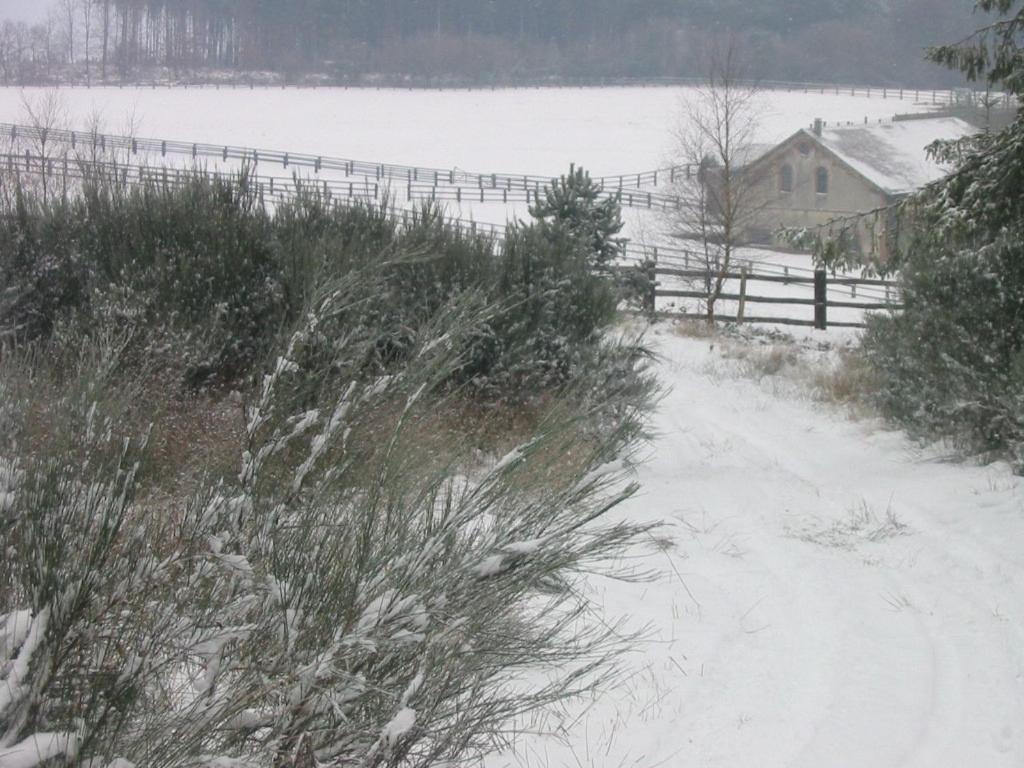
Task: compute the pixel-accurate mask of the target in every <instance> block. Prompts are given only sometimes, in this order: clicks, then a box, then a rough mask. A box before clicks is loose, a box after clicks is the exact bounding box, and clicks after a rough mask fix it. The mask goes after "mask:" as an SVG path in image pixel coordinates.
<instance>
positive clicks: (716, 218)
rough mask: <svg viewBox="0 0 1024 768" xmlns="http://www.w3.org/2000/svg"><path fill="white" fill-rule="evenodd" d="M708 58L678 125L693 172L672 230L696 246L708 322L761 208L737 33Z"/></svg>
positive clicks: (752, 111)
mask: <svg viewBox="0 0 1024 768" xmlns="http://www.w3.org/2000/svg"><path fill="white" fill-rule="evenodd" d="M709 60H710V62H711V65H710V71H709V76H708V81H707V83H706V84H705V85H703V86H700V87H697V88H694V89H692V90H691V91H689V92H688V94H687V96H686V97H685V98H684V102H683V105H682V119H681V120H680V123H679V125H678V127H677V129H676V131H675V137H676V148H677V152H678V158H679V162H680V164H682V165H686V166H688V167H691V168H696V169H697V173H696V174H694V175H692V176H690V178H684V179H682V180H681V181H680V182H679V197H680V200H681V201H682V205H681V206H680V209H679V211H678V212H677V213H676V214H674V219H673V221H672V229H673V235H674V236H675V237H678V238H681V239H684V240H688V241H691V242H693V243H695V244H696V249H697V254H698V256H697V258H698V259H699V261H700V262H702V263H701V267H702V269H701V271H702V272H703V273H704V277H703V288H702V290H703V292H704V294H705V295H704V311H705V314H706V316H707V320H708V322H709V323H713V322H714V321H715V304H716V303H717V302H718V300H719V298H720V297H721V296H722V293H723V290H722V289H723V287H724V285H725V282H726V280H727V275H728V274H729V271H730V269H731V268H732V267H733V266H734V262H735V256H736V251H737V248H738V246H739V245H740V244H741V243H742V242H743V240H744V237H745V235H746V230H747V227H748V226H749V224H750V223H751V219H752V217H753V215H754V214H755V213H756V212H757V210H758V208H759V207H760V204H759V202H758V200H757V199H756V196H755V194H754V190H755V187H756V184H757V179H755V178H752V176H751V174H750V173H749V172H748V171H747V168H746V166H747V164H748V163H749V161H750V160H753V159H754V154H755V151H756V144H755V140H756V138H757V129H758V113H759V109H758V102H759V91H758V88H757V86H756V85H751V84H750V83H749V82H745V81H743V80H742V79H741V71H742V69H741V62H740V51H739V46H738V44H737V41H736V39H735V38H733V39H731V40H730V41H729V42H728V43H726V44H724V45H718V46H715V47H714V48H713V49H712V51H711V53H710V57H709Z"/></svg>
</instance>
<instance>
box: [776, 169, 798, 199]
mask: <svg viewBox="0 0 1024 768" xmlns="http://www.w3.org/2000/svg"><path fill="white" fill-rule="evenodd" d="M794 187H795V173H794V171H793V166H792V165H791V164H789V163H783V164H782V167H781V168H779V192H782V193H783V194H787V195H788V194H792V192H793V189H794Z"/></svg>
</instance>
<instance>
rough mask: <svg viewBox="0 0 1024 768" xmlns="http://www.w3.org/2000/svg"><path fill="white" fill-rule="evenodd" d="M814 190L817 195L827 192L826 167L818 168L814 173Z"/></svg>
mask: <svg viewBox="0 0 1024 768" xmlns="http://www.w3.org/2000/svg"><path fill="white" fill-rule="evenodd" d="M814 190H815V191H816V192H817V193H818V194H819V195H827V194H828V168H818V172H817V173H816V174H815V181H814Z"/></svg>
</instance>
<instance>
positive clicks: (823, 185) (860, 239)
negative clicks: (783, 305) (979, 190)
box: [742, 117, 977, 259]
mask: <svg viewBox="0 0 1024 768" xmlns="http://www.w3.org/2000/svg"><path fill="white" fill-rule="evenodd" d="M976 132H977V129H976V128H974V127H973V126H971V125H970V124H969V123H967V122H965V121H963V120H960V119H958V118H955V117H940V118H927V119H906V120H897V121H893V122H886V123H879V124H870V125H867V124H865V125H841V126H828V125H826V124H825V123H824V122H823V121H821V120H816V121H815V123H814V126H813V128H810V129H802V130H800V131H797V132H796V133H795V134H793V135H792V136H790V137H789V138H788V139H786V140H785V141H783V142H782V143H780V144H778V145H775V146H772V147H770V148H757V149H754V150H752V151H751V153H750V155H751V157H752V159H750V160H748V161H747V162H746V163H745V164H744V165H743V168H742V173H743V177H744V179H745V182H746V183H745V186H746V191H745V203H744V208H745V210H744V212H743V232H742V238H743V239H744V240H746V241H748V242H755V243H765V244H767V243H774V244H779V240H780V238H779V231H780V229H782V228H787V229H801V228H808V229H813V228H822V227H824V228H826V230H827V228H828V225H829V224H830V222H835V221H836V220H837V219H848V218H849V217H851V216H852V215H853V214H857V213H867V212H871V211H877V210H880V209H884V208H885V207H886V206H888V205H890V204H892V203H894V202H896V201H898V200H900V199H901V198H903V197H905V196H907V195H908V194H910V193H912V192H914V191H916V190H918V189H920V188H921V187H923V186H924V185H926V184H927V183H929V182H931V181H936V180H938V179H940V178H942V177H943V176H944V175H945V174H946V173H948V171H949V169H948V168H945V167H943V166H941V165H939V164H938V163H936V162H934V161H933V160H932V159H931V158H929V157H928V155H927V152H926V147H927V146H928V145H929V144H931V143H932V142H934V141H936V140H939V139H959V138H963V137H966V136H970V135H972V134H974V133H976ZM886 226H887V219H886V217H885V216H884V214H880V215H879V216H867V217H864V218H863V219H862V220H860V222H859V223H858V225H857V226H856V227H855V229H854V230H853V231H854V232H856V242H855V243H854V244H853V245H854V246H855V247H856V248H858V249H859V250H860V252H861V253H865V254H873V255H874V256H875V257H877V258H881V259H884V258H885V257H886V248H885V230H886Z"/></svg>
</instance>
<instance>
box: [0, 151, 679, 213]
mask: <svg viewBox="0 0 1024 768" xmlns="http://www.w3.org/2000/svg"><path fill="white" fill-rule="evenodd" d="M0 163H2V164H3V166H5V167H6V168H7V170H8V172H26V173H39V174H42V175H45V176H50V177H66V178H81V174H80V172H79V168H80V167H81V166H82V165H83V164H85V165H87V166H89V167H92V168H94V169H99V168H107V169H108V170H110V172H112V173H113V172H116V173H117V174H118V175H119V176H120V177H122V180H123V182H124V183H128V182H129V181H134V182H143V181H154V180H161V179H162V180H166V179H167V178H168V177H175V178H182V177H184V178H187V177H188V176H189V175H190V174H194V173H202V174H204V175H206V176H209V177H211V178H229V177H231V172H229V171H212V170H209V169H196V168H187V167H178V168H175V167H167V166H147V165H141V164H130V163H121V162H117V161H103V160H99V159H89V158H87V157H84V156H79V155H74V154H71V153H68V152H63V153H60V154H42V153H35V154H33V152H32V151H31V150H28V149H26V150H25V152H23V153H21V152H19V153H0ZM285 167H287V165H286V166H285ZM249 178H250V179H251V180H253V181H254V182H255V183H257V184H258V185H259V190H260V193H261V194H266V195H269V196H271V197H277V196H278V193H279V192H280V193H295V192H297V191H298V189H299V188H306V189H309V188H313V187H315V188H317V189H319V190H321V191H322V192H323V193H324V194H330V195H331V196H332V197H337V198H345V197H347V198H361V199H369V200H382V199H384V198H385V197H390V198H391V199H396V198H404V199H405V200H406V202H413V201H431V202H455V203H464V202H465V203H470V202H479V203H502V204H508V203H527V204H529V203H535V202H537V201H539V200H542V199H543V198H544V194H545V190H546V189H547V188H548V187H549V185H550V184H551V183H552V182H551V180H548V181H545V182H543V183H541V182H539V181H538V182H536V183H535V184H534V186H532V187H525V186H512V185H511V184H508V185H507V186H498V185H497V182H496V181H492V182H491V183H490V184H488V185H487V186H479V187H476V186H473V187H464V186H459V185H456V186H448V185H446V184H443V183H442V184H438V183H436V182H434V181H426V182H415V181H411V180H410V181H404V183H403V182H402V181H398V180H395V181H392V180H389V179H388V178H386V177H375V176H369V175H368V176H347V179H348V180H343V179H335V178H325V177H319V178H313V177H308V178H302V177H299V176H296V175H292V176H271V175H267V174H263V175H261V174H257V173H252V174H250V177H249ZM493 178H495V179H496V178H497V177H496V176H495V177H493ZM492 184H493V186H492ZM602 195H603V197H605V198H612V199H615V200H617V201H618V202H619V204H620V205H622V206H623V207H625V208H643V209H647V210H660V211H672V210H679V209H680V208H682V207H683V202H682V200H681V199H680V198H679V197H675V196H672V195H663V194H658V193H656V192H650V191H646V192H645V191H643V190H633V189H618V188H611V189H607V188H605V189H604V190H603V192H602Z"/></svg>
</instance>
